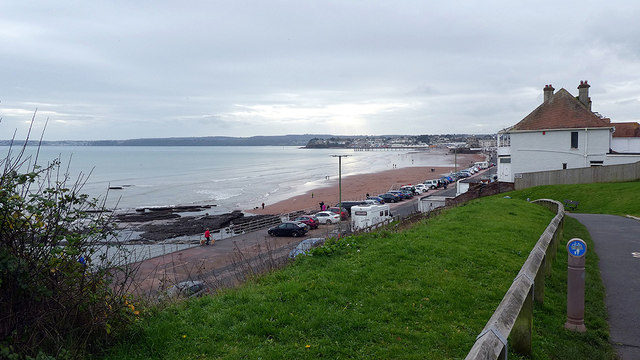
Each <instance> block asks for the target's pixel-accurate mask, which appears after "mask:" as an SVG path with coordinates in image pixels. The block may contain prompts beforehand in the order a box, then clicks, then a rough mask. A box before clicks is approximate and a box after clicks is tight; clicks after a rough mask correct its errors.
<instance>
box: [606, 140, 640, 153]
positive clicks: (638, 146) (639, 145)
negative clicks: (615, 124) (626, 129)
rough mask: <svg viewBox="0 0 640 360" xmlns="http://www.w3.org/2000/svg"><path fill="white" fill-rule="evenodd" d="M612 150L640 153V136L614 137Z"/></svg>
mask: <svg viewBox="0 0 640 360" xmlns="http://www.w3.org/2000/svg"><path fill="white" fill-rule="evenodd" d="M611 150H613V151H617V152H622V153H640V138H638V137H614V138H613V139H612V140H611Z"/></svg>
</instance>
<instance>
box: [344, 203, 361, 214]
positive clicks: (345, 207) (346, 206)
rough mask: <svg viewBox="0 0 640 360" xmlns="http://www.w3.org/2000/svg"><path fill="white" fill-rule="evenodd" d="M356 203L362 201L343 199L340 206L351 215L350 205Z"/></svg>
mask: <svg viewBox="0 0 640 360" xmlns="http://www.w3.org/2000/svg"><path fill="white" fill-rule="evenodd" d="M356 205H364V202H363V201H343V202H342V207H343V208H344V209H345V210H347V214H348V215H349V216H351V207H352V206H356Z"/></svg>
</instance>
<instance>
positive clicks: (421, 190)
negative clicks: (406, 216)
mask: <svg viewBox="0 0 640 360" xmlns="http://www.w3.org/2000/svg"><path fill="white" fill-rule="evenodd" d="M414 187H415V188H416V190H417V191H418V193H426V192H427V191H429V188H428V187H427V185H425V184H416V185H414Z"/></svg>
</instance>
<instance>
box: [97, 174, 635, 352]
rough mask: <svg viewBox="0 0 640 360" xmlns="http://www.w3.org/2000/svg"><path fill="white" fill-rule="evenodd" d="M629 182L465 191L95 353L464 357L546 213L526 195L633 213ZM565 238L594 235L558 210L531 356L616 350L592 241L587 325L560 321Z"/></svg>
mask: <svg viewBox="0 0 640 360" xmlns="http://www.w3.org/2000/svg"><path fill="white" fill-rule="evenodd" d="M575 187H579V189H576V188H575ZM639 187H640V183H639V182H632V183H619V184H592V185H589V186H587V185H572V186H566V187H565V186H551V187H548V186H545V187H538V188H533V189H527V190H524V191H517V192H512V193H509V194H508V195H510V196H511V197H512V198H511V199H505V198H504V195H505V194H502V195H498V196H494V197H489V198H483V199H479V200H476V201H472V202H470V203H468V204H466V205H463V206H460V207H457V208H454V209H450V210H447V211H445V212H443V213H442V214H441V215H440V216H438V217H436V218H433V219H430V220H426V221H423V222H421V223H418V224H417V225H415V226H414V227H412V228H411V229H409V230H406V231H402V232H399V233H393V232H389V231H381V232H378V233H373V234H366V235H362V236H357V237H349V238H345V239H342V240H340V241H337V242H334V243H331V244H328V245H327V246H325V247H324V248H320V249H318V250H317V254H316V255H315V256H313V257H304V258H301V259H300V260H297V261H296V263H295V264H293V265H292V266H288V267H287V268H285V269H283V270H280V271H276V272H274V273H272V274H269V275H265V276H262V277H260V278H258V279H256V280H255V281H251V282H248V283H247V284H245V285H244V286H242V287H241V288H239V289H234V290H228V291H225V292H223V293H221V294H219V295H218V296H214V297H204V298H200V299H192V300H189V301H186V302H183V303H178V304H175V305H173V306H170V307H168V308H165V309H156V310H153V311H152V312H150V313H148V314H147V315H146V316H145V317H144V319H143V321H141V322H140V323H139V326H138V327H137V328H135V329H133V330H132V331H131V332H130V333H129V335H128V338H127V339H123V340H122V341H121V342H120V343H119V344H117V345H116V346H115V347H113V348H111V349H109V350H108V352H107V355H106V358H108V359H111V358H112V359H121V358H124V359H146V358H167V359H183V358H195V359H198V358H202V359H207V358H228V359H239V358H251V359H253V358H263V359H305V358H308V359H312V358H313V359H315V358H318V357H325V358H383V359H386V358H393V359H459V358H464V357H465V356H466V354H467V352H468V351H469V349H470V348H471V346H472V345H473V343H474V341H475V338H476V336H477V335H478V334H479V332H480V331H481V330H482V328H483V327H484V325H485V324H486V322H487V320H488V319H489V318H490V316H491V315H492V313H493V312H494V311H495V308H496V307H497V305H498V303H499V302H500V301H501V299H502V297H503V296H504V294H505V292H506V290H507V289H508V287H509V286H510V285H511V282H512V280H513V278H514V277H515V275H516V274H517V273H518V271H519V269H520V267H521V266H522V264H523V263H524V261H525V260H526V257H527V256H528V253H529V251H530V250H531V248H532V247H533V245H534V244H535V242H536V241H537V239H538V238H539V236H540V234H542V232H543V231H544V229H545V228H546V226H547V225H548V223H549V221H550V220H551V219H552V218H553V215H554V214H552V213H551V212H549V211H548V210H546V209H545V208H543V207H541V206H538V205H534V204H530V203H527V202H526V201H524V199H526V198H528V197H529V198H532V199H535V198H552V199H556V200H560V201H562V200H564V199H567V198H568V199H572V200H578V201H580V202H581V203H580V207H579V211H582V212H602V213H613V214H640V211H639V209H638V205H637V204H635V203H634V202H633V201H627V200H625V199H621V198H622V197H623V198H626V199H629V198H631V199H635V198H637V195H636V194H637V191H638V190H639ZM523 219H526V221H523ZM572 237H580V238H582V239H584V240H585V241H587V244H588V246H589V248H593V247H592V242H591V239H590V237H589V235H588V233H587V232H586V230H585V228H584V227H583V226H582V225H580V224H579V223H578V222H577V221H575V220H573V219H571V218H566V220H565V240H563V242H562V243H561V244H560V245H559V246H558V256H557V259H556V261H555V263H554V265H553V267H554V269H553V274H552V276H551V277H549V278H547V279H546V288H545V302H544V304H543V305H539V304H536V308H535V314H534V336H533V351H534V353H533V358H534V359H585V358H589V359H614V358H615V353H614V351H613V349H612V347H611V345H610V344H609V343H608V327H607V323H606V311H605V307H604V288H603V286H602V282H601V280H600V275H599V271H598V267H597V263H598V259H597V255H596V254H595V252H591V253H589V254H588V255H587V275H586V286H587V292H586V318H585V324H586V327H587V329H588V331H587V333H585V334H577V333H573V332H569V331H566V330H564V328H563V325H564V322H565V321H566V276H567V275H566V272H567V259H566V250H565V249H564V247H563V246H564V244H566V239H570V238H572ZM509 355H510V358H519V357H518V356H517V355H516V354H515V353H513V352H512V351H511V352H510V354H509Z"/></svg>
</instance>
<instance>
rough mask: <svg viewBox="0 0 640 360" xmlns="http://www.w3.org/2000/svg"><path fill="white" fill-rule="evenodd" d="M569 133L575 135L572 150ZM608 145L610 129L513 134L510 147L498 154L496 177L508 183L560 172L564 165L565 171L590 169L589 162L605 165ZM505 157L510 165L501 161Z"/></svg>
mask: <svg viewBox="0 0 640 360" xmlns="http://www.w3.org/2000/svg"><path fill="white" fill-rule="evenodd" d="M572 132H576V133H577V134H578V144H577V147H575V148H572V146H571V145H572V144H571V133H572ZM610 142H611V132H610V129H609V128H598V129H572V130H546V131H522V132H512V133H511V134H510V145H511V146H510V147H509V148H508V149H503V150H502V151H498V177H499V180H500V181H509V182H511V181H513V178H514V176H518V174H520V173H527V172H535V171H546V170H560V169H563V168H564V166H565V165H564V164H566V168H567V169H573V168H581V167H589V166H591V165H592V161H594V162H598V163H599V164H604V162H605V159H606V154H607V153H608V152H609V147H610ZM499 150H500V149H499ZM501 154H502V156H500V155H501ZM508 156H510V163H508V162H506V161H504V160H505V159H506V158H507V157H508ZM501 158H502V159H501ZM501 160H502V164H501ZM501 165H502V166H501Z"/></svg>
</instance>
